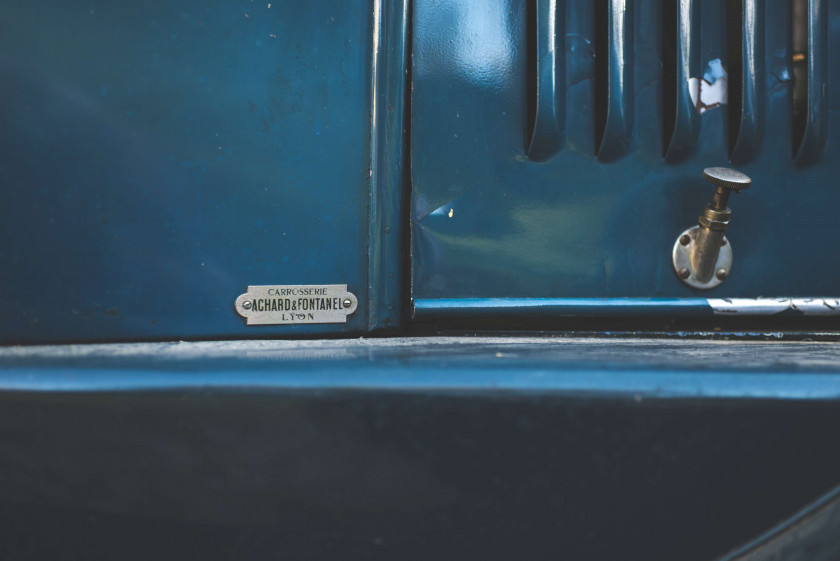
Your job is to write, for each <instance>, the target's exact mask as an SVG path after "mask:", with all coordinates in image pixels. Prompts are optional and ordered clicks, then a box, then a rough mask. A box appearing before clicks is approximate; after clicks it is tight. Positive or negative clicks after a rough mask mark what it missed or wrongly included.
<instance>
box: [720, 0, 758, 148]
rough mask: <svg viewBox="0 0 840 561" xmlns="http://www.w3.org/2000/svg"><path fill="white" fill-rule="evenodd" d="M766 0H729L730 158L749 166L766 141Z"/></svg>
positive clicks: (727, 35)
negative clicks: (764, 140) (764, 139)
mask: <svg viewBox="0 0 840 561" xmlns="http://www.w3.org/2000/svg"><path fill="white" fill-rule="evenodd" d="M764 5H765V2H764V0H728V2H727V30H726V31H727V33H726V40H727V58H728V59H729V95H728V97H729V146H730V153H729V157H730V159H731V160H732V162H733V163H739V164H742V163H746V162H748V161H750V160H752V159H753V158H755V157H756V156H757V155H758V153H759V151H760V150H761V143H762V140H763V138H764V107H765V97H764V92H765V86H764V84H765V76H766V73H765V64H764V13H765V10H764Z"/></svg>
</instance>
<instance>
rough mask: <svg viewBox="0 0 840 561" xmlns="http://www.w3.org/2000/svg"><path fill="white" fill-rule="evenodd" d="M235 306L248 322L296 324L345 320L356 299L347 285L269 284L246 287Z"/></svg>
mask: <svg viewBox="0 0 840 561" xmlns="http://www.w3.org/2000/svg"><path fill="white" fill-rule="evenodd" d="M235 305H236V312H237V313H238V314H239V315H240V316H242V317H244V318H245V319H246V320H247V323H248V325H297V324H303V323H346V322H347V316H349V315H350V314H352V313H353V312H355V311H356V308H357V307H358V305H359V301H358V300H357V299H356V296H355V295H354V294H353V293H352V292H348V291H347V285H346V284H276V285H275V284H272V285H267V286H249V287H248V292H246V293H245V294H242V295H240V296H239V298H237V299H236V304H235Z"/></svg>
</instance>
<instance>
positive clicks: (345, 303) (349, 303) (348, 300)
mask: <svg viewBox="0 0 840 561" xmlns="http://www.w3.org/2000/svg"><path fill="white" fill-rule="evenodd" d="M342 304H344V307H345V308H349V307H350V306H352V305H353V301H352V300H350V299H349V298H345V299H344V302H342Z"/></svg>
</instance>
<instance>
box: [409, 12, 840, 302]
mask: <svg viewBox="0 0 840 561" xmlns="http://www.w3.org/2000/svg"><path fill="white" fill-rule="evenodd" d="M525 4H526V3H525V2H522V1H519V0H496V1H493V2H473V1H469V0H435V1H424V2H417V4H416V5H415V8H414V18H413V23H414V32H413V38H414V39H413V53H414V55H413V95H412V129H411V130H412V138H411V158H412V168H411V170H412V189H413V191H412V202H411V218H412V260H413V274H412V280H413V287H412V296H413V298H414V299H415V301H417V302H421V303H422V302H423V301H432V300H435V301H437V300H441V299H451V298H455V299H476V298H487V299H501V298H511V299H553V298H563V299H565V298H569V299H574V298H581V299H585V300H589V299H601V298H639V299H651V298H688V299H691V298H699V297H713V298H727V297H744V298H755V297H759V296H768V297H769V296H800V295H801V296H823V295H833V294H835V293H836V292H837V287H838V286H839V285H838V282H840V260H837V259H835V258H834V253H835V252H833V251H827V248H828V246H831V247H833V243H834V242H833V241H832V240H835V239H836V235H835V232H834V226H833V222H834V218H833V216H834V214H833V213H834V210H833V209H836V208H837V207H838V205H840V191H838V190H837V189H834V188H833V185H834V183H836V181H835V178H836V175H837V173H838V160H837V159H836V158H833V157H823V158H820V159H817V160H815V161H813V162H812V163H810V164H808V165H805V164H803V163H801V162H799V161H797V160H794V158H793V155H792V151H791V143H792V138H793V131H792V128H791V121H792V99H791V92H792V87H791V86H792V79H793V68H792V53H791V34H790V25H791V23H790V22H791V13H790V3H789V2H787V1H785V0H770V1H768V2H762V3H761V4H762V6H763V9H764V17H763V19H762V15H761V13H760V10H759V9H758V6H757V5H753V4H751V3H749V2H748V3H746V5H745V6H746V7H744V15H743V17H742V18H740V20H741V24H740V25H741V26H742V27H743V29H742V35H743V38H744V42H743V43H742V44H741V45H740V46H739V47H738V52H739V53H740V56H741V58H742V61H743V62H742V65H743V67H742V70H741V72H738V73H736V74H735V75H732V74H730V75H729V77H728V79H729V80H730V81H732V80H736V79H741V80H743V81H744V82H743V86H744V87H743V89H742V96H741V99H742V103H741V108H740V115H738V116H737V118H734V119H730V115H729V111H730V110H732V107H731V106H729V105H723V106H720V107H715V108H711V109H708V110H706V111H704V112H703V113H702V114H700V113H699V112H698V110H697V109H696V107H695V105H694V104H693V102H692V101H691V99H690V91H689V89H688V85H687V83H686V81H687V80H688V79H689V78H697V79H698V80H700V79H702V78H704V76H705V77H706V78H707V79H708V80H715V78H714V76H715V75H717V74H716V72H713V70H715V69H716V68H717V64H718V63H717V62H716V61H720V64H721V65H722V68H723V69H728V68H729V63H728V60H729V57H728V50H727V40H726V35H727V33H726V21H727V19H726V13H727V4H728V3H727V2H724V1H722V0H710V1H709V2H705V1H704V2H702V3H701V2H690V1H683V2H680V3H678V4H676V7H677V8H678V9H677V12H676V17H675V18H674V20H673V21H674V25H675V26H677V27H676V30H675V31H674V34H675V37H674V44H675V45H676V47H677V51H676V52H677V59H676V60H672V59H671V58H670V57H669V56H667V53H663V42H664V40H665V39H664V38H663V33H662V29H663V26H664V25H665V23H666V19H664V18H665V16H669V15H668V14H663V11H662V8H663V5H665V4H667V3H662V2H659V1H654V0H637V1H636V2H634V3H633V14H632V27H633V30H634V40H633V43H634V50H633V60H634V64H633V82H632V83H633V87H632V91H630V92H627V95H624V94H622V96H623V99H628V100H632V104H631V107H632V110H633V113H634V114H635V118H634V119H633V131H632V144H631V146H630V150H629V152H628V153H627V154H626V155H624V156H622V157H619V158H617V159H615V160H612V161H609V162H606V161H601V160H599V159H598V157H597V156H596V146H597V145H598V144H597V134H596V133H597V129H596V123H597V111H598V106H597V105H596V103H595V102H596V100H597V99H598V97H597V96H596V94H595V87H596V83H597V80H596V79H595V78H596V76H597V74H598V72H599V71H601V70H599V69H598V68H597V65H598V64H599V59H598V58H597V57H596V49H595V46H594V45H595V39H596V37H597V36H598V33H600V32H598V33H596V26H597V25H607V23H608V22H607V21H596V19H595V15H596V10H595V8H594V7H593V4H592V3H591V2H588V1H583V0H570V1H568V2H566V3H565V9H566V11H565V18H566V53H565V56H566V91H565V100H566V101H565V116H566V119H565V120H566V127H565V131H566V142H565V144H564V149H563V150H562V151H560V152H559V153H558V154H556V155H555V156H554V157H553V158H552V159H551V160H550V161H547V162H542V163H537V162H534V161H531V160H530V159H529V158H527V156H526V146H527V142H528V139H527V138H526V137H525V134H524V131H526V130H527V128H528V127H527V124H528V116H527V106H528V92H527V80H526V78H527V75H526V74H527V73H526V69H527V68H528V65H529V64H530V63H531V61H529V60H528V51H527V48H526V47H527V39H526V37H525V35H526V31H527V29H526V26H525V25H524V23H523V18H524V16H525V13H526V10H525ZM750 6H752V8H754V10H752V8H750ZM751 10H752V11H751ZM822 14H823V15H822V17H821V18H820V20H819V21H820V25H825V26H827V27H826V28H827V29H829V30H830V31H829V33H828V34H827V38H826V41H827V44H828V46H829V49H830V46H831V45H833V44H834V40H835V38H836V37H840V31H838V30H840V28H838V26H840V4H838V3H836V2H827V3H825V5H824V11H823V12H822ZM669 17H670V16H669ZM762 24H763V26H764V28H763V30H762V29H759V27H760V26H762ZM762 32H763V36H764V49H763V51H762V49H761V45H760V43H761V41H762V40H761V36H762ZM613 48H614V49H615V48H617V47H615V46H613ZM817 50H819V49H817ZM607 60H608V59H607ZM815 64H816V63H815ZM663 65H664V66H665V68H666V70H667V69H670V70H669V71H670V72H673V73H676V75H677V77H674V78H673V80H675V82H673V83H671V82H669V84H663V82H662V80H663V70H662V69H663ZM826 71H827V73H828V74H826V80H825V82H824V83H825V84H827V89H825V90H823V91H824V92H825V95H826V96H827V97H825V98H819V99H815V101H814V104H815V109H814V111H822V110H824V112H823V113H820V114H822V115H824V118H825V119H827V121H826V122H827V127H826V128H822V129H820V130H827V131H828V133H827V136H826V144H825V149H824V152H823V153H824V154H826V155H828V154H837V153H840V112H838V111H836V110H834V109H837V108H838V107H840V105H838V99H840V95H838V94H837V91H838V90H840V87H834V85H835V84H840V74H838V72H840V66H838V65H830V64H829V65H828V67H827V68H826ZM677 82H679V83H677ZM675 89H676V94H675V96H676V97H674V98H673V99H674V100H675V101H674V102H673V104H674V105H675V107H674V113H673V115H675V116H676V117H675V118H674V119H672V120H673V121H674V124H673V125H672V127H669V126H668V116H669V115H671V113H670V112H669V113H667V114H665V113H663V111H664V109H663V107H666V108H667V107H668V104H666V103H664V101H666V100H665V99H664V97H663V96H665V95H666V94H668V95H671V93H673V92H674V90H675ZM730 91H731V90H730ZM669 99H671V98H669ZM762 106H763V107H764V108H765V109H764V111H762V109H761V108H762ZM814 114H815V113H814ZM732 123H737V124H738V128H737V132H738V135H737V137H736V138H733V137H732V136H731V133H732V132H733V131H734V130H736V129H733V128H732V127H731V126H730V125H731V124H732ZM672 129H673V131H672ZM671 132H673V134H670V133H671ZM733 142H734V144H733ZM669 147H670V148H669ZM671 150H674V151H675V152H674V154H676V153H677V152H679V153H681V154H684V155H683V156H680V158H677V157H670V156H669V158H668V159H667V160H666V159H665V158H663V154H665V153H666V152H669V151H671ZM733 150H734V155H733V157H736V158H737V159H739V161H740V162H742V164H739V165H738V166H737V167H738V169H741V170H742V171H744V172H745V173H747V174H748V175H749V176H750V177H752V179H753V186H754V188H753V189H751V190H750V191H748V192H744V193H741V194H738V195H735V196H733V197H732V199H731V200H730V206H731V207H732V209H733V211H734V215H733V222H732V226H731V227H730V228H729V230H728V232H727V237H728V238H729V240H730V241H731V243H732V247H733V252H734V256H735V264H734V267H733V269H732V274H731V276H730V277H729V278H728V280H727V281H726V282H725V283H723V284H722V285H721V286H720V287H719V288H717V289H715V290H713V291H712V292H709V293H700V292H694V291H692V290H691V289H690V288H687V287H686V286H684V285H683V284H682V283H681V282H680V281H679V279H678V278H677V277H676V275H675V273H674V271H673V268H672V266H671V263H670V260H671V257H670V255H671V249H672V247H673V244H674V242H675V240H676V238H677V236H678V234H679V233H680V232H681V231H683V229H685V228H687V227H690V226H692V225H694V224H696V221H697V216H698V214H699V212H700V210H701V209H702V208H703V207H704V205H705V204H707V203H708V201H709V197H710V195H711V190H710V187H709V185H708V184H707V183H706V182H705V181H703V179H702V177H701V172H702V169H703V168H704V167H707V166H713V165H727V160H728V159H729V155H730V151H733ZM751 150H753V151H754V154H750V151H751ZM817 152H819V151H818V150H815V151H813V153H817ZM746 160H748V161H746ZM616 312H617V313H622V312H621V311H620V310H617V311H616ZM423 313H425V312H423Z"/></svg>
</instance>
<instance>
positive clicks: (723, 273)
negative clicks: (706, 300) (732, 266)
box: [715, 269, 727, 280]
mask: <svg viewBox="0 0 840 561" xmlns="http://www.w3.org/2000/svg"><path fill="white" fill-rule="evenodd" d="M726 275H727V272H726V269H718V270H717V273H715V276H716V277H717V278H718V280H724V279H726Z"/></svg>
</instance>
